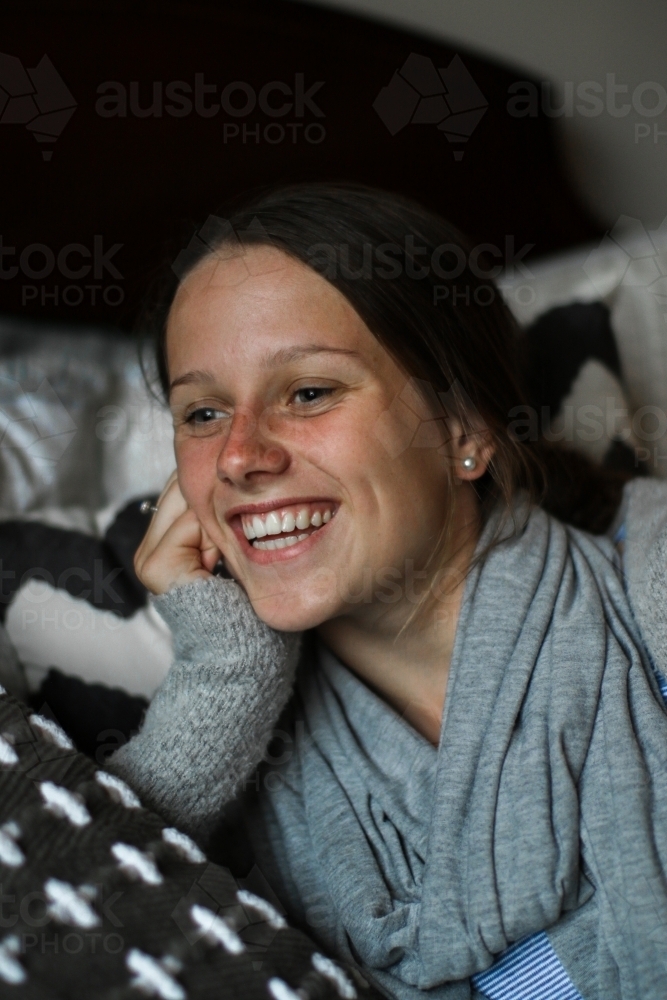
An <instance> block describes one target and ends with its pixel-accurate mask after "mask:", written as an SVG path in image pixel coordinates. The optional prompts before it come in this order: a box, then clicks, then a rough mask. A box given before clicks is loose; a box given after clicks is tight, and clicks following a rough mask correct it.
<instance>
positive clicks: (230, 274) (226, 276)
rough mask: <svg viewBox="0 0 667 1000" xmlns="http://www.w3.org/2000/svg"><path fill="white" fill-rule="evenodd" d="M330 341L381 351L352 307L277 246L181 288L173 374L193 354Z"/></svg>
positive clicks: (171, 332)
mask: <svg viewBox="0 0 667 1000" xmlns="http://www.w3.org/2000/svg"><path fill="white" fill-rule="evenodd" d="M315 334H316V335H317V337H316V339H317V340H318V341H320V340H322V338H323V337H324V338H326V340H327V342H329V343H331V344H332V345H334V346H342V347H352V348H354V349H357V350H359V349H360V348H363V349H364V350H365V351H366V352H368V351H371V352H373V351H376V350H379V349H380V348H379V344H378V343H377V341H376V340H375V338H374V337H373V335H372V334H371V333H370V331H369V330H368V328H367V327H366V325H365V323H364V322H363V321H362V319H361V318H360V317H359V315H358V314H357V312H356V311H355V310H354V308H353V307H352V305H351V304H350V303H349V302H348V300H347V299H346V298H345V297H344V296H343V295H342V293H341V292H339V291H338V290H337V289H336V288H334V287H333V285H331V284H330V283H329V282H328V281H326V280H325V279H324V278H322V277H321V276H320V275H318V274H316V273H315V272H314V271H313V270H312V269H311V268H309V267H307V266H306V265H305V264H302V263H301V262H299V261H297V260H294V259H293V258H291V257H289V256H288V255H287V254H285V253H283V252H282V251H280V250H277V249H275V248H273V247H253V248H250V249H248V250H247V251H246V252H244V253H242V254H239V253H234V254H230V255H224V254H223V255H221V256H220V257H211V258H208V259H206V260H205V261H203V262H202V263H201V264H200V265H198V267H196V268H195V269H194V270H193V271H192V272H191V273H190V274H189V275H188V276H187V277H186V278H185V280H184V281H183V282H182V283H181V285H180V287H179V289H178V292H177V294H176V296H175V299H174V303H173V305H172V308H171V311H170V314H169V321H168V324H167V342H166V346H167V357H168V360H169V367H170V369H171V368H172V365H174V364H176V365H177V366H178V365H179V364H180V363H181V362H184V363H185V362H186V360H187V363H190V362H191V361H192V358H193V355H195V354H198V353H201V352H204V353H206V354H208V355H211V354H219V353H220V352H224V353H225V354H228V352H230V351H232V352H234V353H236V354H241V355H246V356H247V355H253V354H256V353H257V352H260V351H265V350H267V349H269V348H271V349H275V348H276V347H277V346H281V344H282V342H286V341H289V343H290V344H298V343H299V342H301V341H303V342H311V341H312V340H313V336H314V335H315Z"/></svg>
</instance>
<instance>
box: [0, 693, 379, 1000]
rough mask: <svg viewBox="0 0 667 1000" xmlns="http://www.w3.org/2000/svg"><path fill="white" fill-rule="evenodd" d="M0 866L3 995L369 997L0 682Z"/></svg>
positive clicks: (251, 882)
mask: <svg viewBox="0 0 667 1000" xmlns="http://www.w3.org/2000/svg"><path fill="white" fill-rule="evenodd" d="M0 867H1V869H2V892H3V897H2V898H3V926H2V928H0V993H1V994H2V995H3V996H14V995H16V996H17V997H18V996H30V997H40V998H41V997H44V998H46V997H58V996H62V997H70V996H74V995H76V996H80V995H83V993H85V996H86V997H89V998H90V1000H95V998H98V997H99V998H100V1000H102V998H103V997H104V998H107V997H109V996H111V995H113V996H119V997H120V996H125V995H128V996H130V995H135V991H138V992H137V993H136V995H140V994H141V993H143V994H144V995H149V996H154V997H160V998H163V1000H186V997H197V998H201V1000H206V998H211V1000H214V998H215V1000H224V998H229V1000H232V998H233V1000H236V998H238V997H244V998H248V1000H260V998H261V1000H302V998H303V997H304V996H308V997H312V998H316V997H318V998H322V1000H334V998H343V1000H354V998H355V997H360V998H367V1000H371V998H374V997H377V996H378V994H376V993H375V992H374V991H373V990H372V989H371V987H370V986H369V985H368V983H367V982H366V980H365V979H364V978H363V977H362V976H361V975H359V973H357V972H356V971H355V970H351V969H343V968H342V967H341V966H340V965H339V964H337V963H334V962H332V961H331V960H330V959H328V958H327V957H326V956H324V955H322V954H321V953H320V952H319V950H318V949H317V948H316V947H315V946H314V945H313V943H312V942H311V941H310V940H309V939H308V937H307V936H306V935H305V934H303V933H301V932H300V931H298V930H295V929H293V928H290V927H289V926H288V925H287V923H286V921H285V919H284V917H283V916H282V913H281V912H280V911H279V908H278V907H279V904H277V900H276V899H275V897H273V896H272V894H271V890H270V887H269V885H268V883H267V882H266V881H265V880H264V879H263V878H262V876H261V873H260V872H258V870H257V869H255V870H254V871H253V872H251V873H250V875H249V878H248V880H243V879H237V878H235V877H234V876H233V875H232V873H231V871H230V870H229V869H228V868H226V867H223V865H220V864H214V863H212V862H210V861H208V860H207V858H206V857H205V855H204V854H203V853H202V851H201V850H200V849H199V847H198V846H197V845H196V844H195V843H194V842H193V841H191V840H190V839H189V838H188V837H186V836H185V835H184V834H182V833H180V832H179V831H178V830H175V829H172V828H169V827H166V825H165V824H164V823H163V822H162V821H161V820H160V818H159V816H156V815H155V814H154V813H151V812H149V811H148V810H146V809H143V808H142V807H141V803H140V802H139V800H138V798H137V797H136V795H135V794H134V793H133V792H132V791H131V789H130V788H129V787H128V786H127V785H125V784H124V783H123V782H122V781H120V780H119V779H118V778H116V777H115V776H112V775H111V774H109V773H108V772H105V771H103V770H100V769H98V768H97V767H96V766H95V764H93V762H92V761H91V760H89V759H88V758H87V757H85V756H83V755H82V754H80V753H76V751H75V750H74V748H73V747H72V744H71V743H70V741H69V740H68V738H67V736H66V735H65V733H64V732H62V730H60V729H58V727H57V726H55V725H54V724H53V723H52V722H49V720H47V719H44V718H42V717H40V716H38V715H35V714H34V713H31V712H30V710H29V709H28V708H27V707H26V706H25V705H22V704H21V703H20V702H18V701H16V700H15V699H14V698H11V697H10V696H9V695H7V694H6V692H4V691H0ZM258 889H259V891H260V892H263V893H264V894H265V896H266V895H269V896H270V897H271V899H270V900H269V899H266V898H265V896H264V898H263V897H262V896H261V895H258V892H257V890H258ZM10 987H11V989H10ZM82 991H83V992H82ZM297 991H298V992H297Z"/></svg>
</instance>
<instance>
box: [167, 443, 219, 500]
mask: <svg viewBox="0 0 667 1000" xmlns="http://www.w3.org/2000/svg"><path fill="white" fill-rule="evenodd" d="M219 450H220V449H219V447H218V446H217V444H216V442H215V440H213V439H206V438H186V439H185V440H182V441H178V440H177V441H176V445H175V452H176V465H177V468H178V482H179V486H180V487H181V492H182V494H183V496H184V498H185V500H186V503H187V504H188V506H189V507H191V508H192V509H193V510H194V511H197V512H199V511H203V510H205V509H206V508H207V507H208V506H210V503H211V494H212V492H213V489H214V487H215V483H216V482H217V475H216V462H217V457H218V453H219Z"/></svg>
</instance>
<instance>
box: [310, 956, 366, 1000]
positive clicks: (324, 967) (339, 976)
mask: <svg viewBox="0 0 667 1000" xmlns="http://www.w3.org/2000/svg"><path fill="white" fill-rule="evenodd" d="M311 961H312V963H313V968H314V969H315V971H316V972H319V974H320V975H321V976H324V977H325V979H328V980H329V981H330V982H332V983H333V984H334V986H335V987H336V990H337V991H338V996H339V997H343V1000H356V996H357V991H356V990H355V988H354V986H353V985H352V983H351V982H350V980H349V979H348V978H347V976H346V975H345V973H344V972H343V970H342V969H340V968H339V967H338V966H337V965H336V964H335V962H332V961H331V959H330V958H325V956H324V955H320V953H319V952H317V951H316V952H314V953H313V956H312V959H311Z"/></svg>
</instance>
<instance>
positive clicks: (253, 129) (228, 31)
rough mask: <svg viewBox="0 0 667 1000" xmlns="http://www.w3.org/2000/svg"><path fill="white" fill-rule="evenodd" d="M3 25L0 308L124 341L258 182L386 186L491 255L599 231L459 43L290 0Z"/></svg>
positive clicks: (72, 7) (491, 69)
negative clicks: (104, 327) (159, 285)
mask: <svg viewBox="0 0 667 1000" xmlns="http://www.w3.org/2000/svg"><path fill="white" fill-rule="evenodd" d="M0 25H1V26H2V32H1V37H2V51H3V53H4V55H3V57H2V59H1V60H0V105H1V106H2V107H1V110H0V184H1V185H2V216H1V220H2V221H1V225H0V235H1V237H2V249H3V256H2V258H1V260H0V267H1V268H2V270H1V271H0V312H4V313H14V314H20V315H23V316H26V317H34V318H42V319H45V320H46V319H49V320H53V319H56V320H58V321H68V322H84V321H85V322H93V323H102V324H109V323H111V324H115V325H116V326H120V327H124V328H129V327H131V326H132V324H133V323H134V321H135V319H136V316H137V312H138V309H139V306H140V303H141V301H142V298H143V297H144V295H145V291H146V287H147V285H148V283H149V281H150V280H151V279H152V277H153V275H154V274H155V272H156V270H157V269H158V268H159V267H160V265H161V264H162V263H163V262H164V261H169V260H170V259H173V257H174V256H175V254H176V253H177V252H178V250H179V249H180V248H181V247H182V246H183V243H184V240H185V239H186V238H187V235H188V232H189V229H190V228H191V226H193V225H194V224H196V223H198V222H201V221H203V220H204V219H205V218H206V216H207V215H208V214H209V213H215V212H216V210H217V209H218V208H219V206H220V205H221V204H222V203H224V202H225V200H226V199H228V198H229V197H230V196H233V195H237V194H239V193H240V192H243V191H244V190H246V189H252V188H254V187H256V186H258V185H264V184H267V183H269V182H274V181H275V182H277V181H294V180H304V179H329V180H340V179H345V180H357V181H363V182H366V183H370V184H374V185H378V186H381V187H384V188H387V189H391V190H395V191H401V192H404V193H406V194H409V195H412V196H414V197H416V198H418V199H419V200H420V201H422V202H423V203H424V204H426V205H428V206H431V207H432V208H434V209H436V210H438V211H439V212H441V213H442V214H444V215H445V216H447V217H449V218H450V219H451V220H452V221H453V222H454V223H455V224H456V225H458V226H459V227H460V228H462V229H463V230H464V231H465V232H467V233H468V234H469V235H470V236H471V237H472V238H473V239H474V240H475V241H479V242H485V243H491V244H494V245H495V246H497V247H498V248H500V249H501V250H502V251H503V254H504V253H505V249H506V240H507V239H508V240H509V241H510V244H511V246H510V247H509V252H510V255H511V253H512V248H511V247H512V245H513V247H514V251H515V252H516V251H520V250H521V249H522V248H523V247H524V246H525V244H527V243H530V244H534V247H533V249H532V251H531V253H532V255H535V254H543V253H547V252H550V251H553V250H556V249H558V248H561V247H565V246H568V245H572V244H574V243H577V242H580V241H582V240H586V239H591V238H593V237H595V236H596V235H597V233H598V228H597V226H596V224H595V223H594V222H593V220H592V219H591V218H590V217H589V216H588V215H587V213H586V211H585V210H584V209H583V207H582V205H581V204H580V203H579V202H578V200H577V198H576V196H575V195H574V193H573V191H572V189H571V187H570V186H569V183H568V181H567V179H566V178H565V175H564V173H563V171H562V169H561V166H560V163H559V156H558V152H557V149H556V145H555V142H554V137H553V134H552V128H551V124H552V123H551V122H550V120H549V119H547V118H545V117H543V115H542V113H541V112H539V113H537V114H536V115H535V116H532V115H530V114H526V115H522V116H517V115H515V114H511V113H510V112H509V111H508V101H509V99H510V94H509V92H508V91H509V88H510V87H511V85H512V84H513V83H515V82H517V81H520V80H523V79H525V75H524V74H523V73H522V72H520V71H513V70H512V69H510V68H507V67H503V66H500V65H497V64H495V63H492V62H491V61H489V60H486V59H482V58H479V57H478V56H475V55H473V54H471V53H468V52H466V51H465V50H463V49H462V48H461V47H460V46H447V45H443V44H436V43H434V42H432V41H429V40H428V39H426V38H423V37H419V36H415V35H411V34H409V33H407V32H404V31H399V30H393V29H391V28H388V27H383V26H379V25H377V24H374V23H371V22H368V21H365V20H363V19H359V18H356V17H353V16H349V15H346V14H340V13H336V12H332V11H329V10H324V9H321V8H318V7H309V6H308V5H307V4H302V3H291V2H289V0H218V2H214V0H208V2H207V0H198V2H192V3H185V2H182V3H179V2H174V0H170V2H169V0H163V2H155V3H149V2H126V3H121V2H116V3H109V2H103V0H94V2H77V0H70V2H64V0H61V2H41V3H38V2H30V0H22V2H21V3H15V4H12V3H9V4H7V3H6V4H5V5H4V9H3V13H2V15H1V16H0ZM44 56H46V57H47V58H46V60H45V59H44V58H43V57H44ZM439 70H442V71H443V72H442V73H439V72H438V71H439ZM271 84H274V86H273V87H272V86H270V85H271ZM230 85H231V86H230ZM205 88H207V89H205ZM154 97H155V103H153V98H154ZM221 102H222V103H221ZM420 121H421V123H420ZM35 245H37V246H35ZM72 245H76V246H72ZM10 248H13V250H12V249H10ZM524 259H525V258H524Z"/></svg>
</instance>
